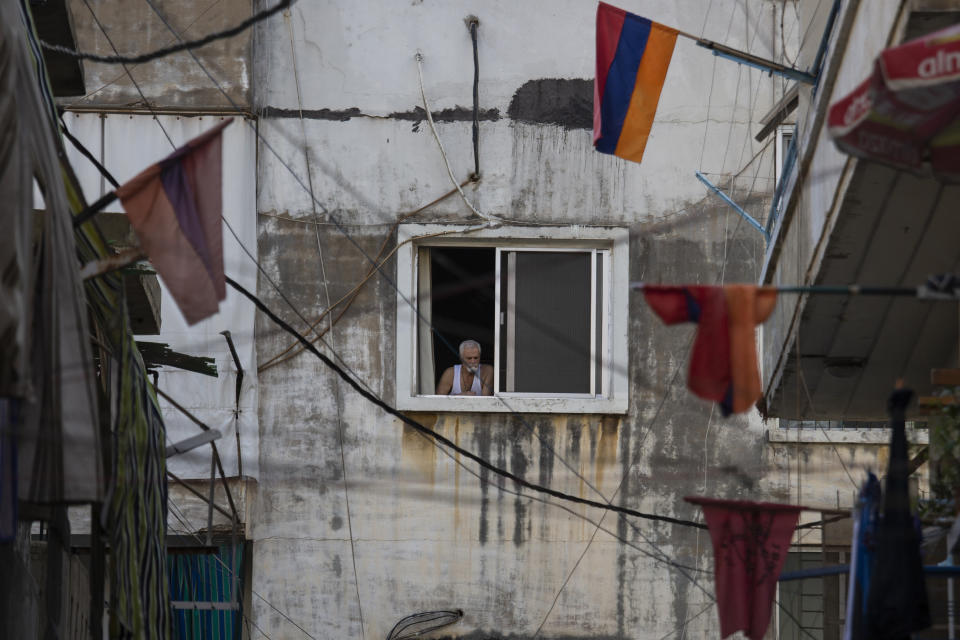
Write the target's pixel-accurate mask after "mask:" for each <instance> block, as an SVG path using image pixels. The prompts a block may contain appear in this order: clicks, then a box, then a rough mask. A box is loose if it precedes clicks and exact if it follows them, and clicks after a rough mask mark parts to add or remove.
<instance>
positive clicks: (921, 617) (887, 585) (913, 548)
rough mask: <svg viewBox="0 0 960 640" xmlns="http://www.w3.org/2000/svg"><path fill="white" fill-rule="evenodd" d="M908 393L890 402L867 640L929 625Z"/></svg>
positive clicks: (902, 635) (904, 636) (889, 638)
mask: <svg viewBox="0 0 960 640" xmlns="http://www.w3.org/2000/svg"><path fill="white" fill-rule="evenodd" d="M912 396H913V392H912V391H909V390H907V389H898V390H896V391H894V392H893V394H892V395H891V396H890V400H889V402H888V409H889V412H890V426H891V430H892V434H891V438H890V462H889V463H888V466H887V478H886V483H885V485H886V486H885V487H884V495H883V514H882V516H881V518H880V520H879V522H878V524H877V535H876V544H875V548H874V557H873V563H872V566H871V569H870V592H869V594H868V596H867V615H866V623H867V624H866V627H867V628H866V631H867V632H866V634H865V635H864V636H863V637H865V638H870V639H871V640H908V639H909V638H910V634H911V633H912V632H914V631H920V630H921V629H926V628H927V627H929V626H930V624H931V620H930V607H929V604H928V601H927V589H926V582H925V580H924V576H923V558H922V556H921V554H920V532H919V530H918V526H917V523H916V521H915V520H914V517H913V514H912V513H911V512H910V490H909V478H910V471H909V466H910V459H909V453H908V451H907V434H906V429H905V425H904V421H905V413H906V409H907V405H908V404H909V403H910V399H911V398H912Z"/></svg>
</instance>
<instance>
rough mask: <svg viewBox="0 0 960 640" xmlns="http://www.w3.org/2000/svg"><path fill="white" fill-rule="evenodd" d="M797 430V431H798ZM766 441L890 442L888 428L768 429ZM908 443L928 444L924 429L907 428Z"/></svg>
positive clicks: (821, 442)
mask: <svg viewBox="0 0 960 640" xmlns="http://www.w3.org/2000/svg"><path fill="white" fill-rule="evenodd" d="M798 432H799V433H798ZM767 441H768V442H783V443H788V442H790V443H795V442H799V443H801V444H875V445H888V444H890V429H825V430H821V429H770V430H768V431H767ZM907 442H908V443H909V444H921V445H923V444H929V443H930V432H929V431H927V430H926V429H907Z"/></svg>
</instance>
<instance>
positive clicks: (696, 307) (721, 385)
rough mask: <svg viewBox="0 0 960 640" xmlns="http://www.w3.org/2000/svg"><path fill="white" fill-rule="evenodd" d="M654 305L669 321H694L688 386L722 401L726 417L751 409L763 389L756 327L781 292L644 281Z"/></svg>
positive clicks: (673, 322)
mask: <svg viewBox="0 0 960 640" xmlns="http://www.w3.org/2000/svg"><path fill="white" fill-rule="evenodd" d="M643 295H644V297H645V298H646V300H647V304H649V305H650V308H651V309H653V311H654V312H655V313H656V314H657V315H658V316H659V317H660V319H661V320H663V321H664V322H665V323H666V324H668V325H672V324H678V323H681V322H695V323H697V324H698V325H699V326H698V328H697V337H696V340H695V341H694V344H693V351H692V352H691V354H690V369H689V373H688V375H687V387H688V388H689V389H690V390H691V391H692V392H693V393H694V394H696V395H697V396H699V397H701V398H703V399H705V400H711V401H713V402H718V403H720V411H721V412H722V413H723V415H724V416H728V415H730V414H731V413H742V412H744V411H748V410H749V409H750V408H751V407H752V406H754V404H756V402H757V400H758V399H759V398H760V396H761V395H762V393H763V388H762V386H761V383H760V371H759V369H758V365H757V346H756V340H755V338H754V330H755V328H756V326H757V325H758V324H760V323H761V322H763V321H764V320H766V319H767V317H768V316H769V315H770V313H771V312H772V311H773V308H774V306H775V305H776V300H777V291H776V290H775V289H773V288H770V287H757V286H753V285H726V286H723V287H719V286H661V285H644V287H643Z"/></svg>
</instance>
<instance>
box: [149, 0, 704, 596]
mask: <svg viewBox="0 0 960 640" xmlns="http://www.w3.org/2000/svg"><path fill="white" fill-rule="evenodd" d="M146 2H147V4H148V5H150V7H151V8H152V9H153V11H154V13H156V14H157V16H158V17H159V18H160V19H161V21H162V22H163V23H164V24H165V25H166V27H167V28H168V29H169V30H170V31H171V33H173V34H174V35H175V36H177V37H178V38H179V34H177V32H176V30H175V29H173V26H172V25H171V24H170V23H169V21H168V20H167V19H166V17H164V16H163V14H162V13H160V11H159V9H157V7H156V6H155V5H154V3H153V2H152V0H146ZM189 53H190V56H191V57H192V58H193V60H194V62H196V63H197V65H198V66H199V67H200V68H201V69H202V70H203V71H204V73H205V74H206V75H207V77H208V78H209V79H210V81H211V82H212V83H213V84H214V86H216V87H217V89H218V90H219V91H220V92H221V93H222V94H223V95H224V96H225V97H226V98H227V100H228V101H229V102H230V103H231V104H232V105H233V106H234V108H235V109H236V110H238V111H239V110H240V109H239V107H238V106H237V105H236V103H235V102H234V101H233V99H232V98H231V97H230V96H229V94H227V93H226V91H224V90H223V88H222V87H221V86H220V84H219V83H218V82H217V81H216V79H215V78H214V77H213V76H212V75H211V73H210V71H209V70H208V69H207V68H206V67H205V66H204V65H203V63H202V62H200V60H199V59H198V58H197V57H196V55H195V54H194V53H193V52H192V51H189ZM418 70H419V65H418ZM421 79H422V74H421ZM421 93H423V91H422V82H421ZM423 97H424V101H425V104H426V96H425V94H424V95H423ZM428 116H429V114H428ZM431 119H432V118H431ZM248 124H249V123H248ZM251 126H252V125H251ZM253 130H254V132H255V134H256V135H257V137H258V139H260V140H261V141H262V142H263V144H264V146H265V147H266V148H267V149H268V150H270V151H271V152H272V153H273V155H274V156H275V157H276V158H277V160H278V161H279V162H280V163H281V164H282V165H283V166H284V168H286V169H287V171H288V172H289V173H290V174H291V175H292V176H293V178H294V179H295V181H296V182H297V183H298V184H299V185H300V187H301V188H303V189H304V190H305V191H307V192H308V193H309V188H308V187H307V186H306V185H304V183H303V180H302V179H301V178H300V177H299V176H298V175H297V174H296V172H295V171H293V169H292V168H291V167H290V166H289V164H287V163H286V162H284V160H283V159H282V158H281V156H280V155H279V153H278V152H277V151H276V150H275V149H274V148H273V146H272V145H271V144H270V143H269V142H268V141H267V140H266V139H265V138H263V136H262V134H260V132H259V131H258V130H257V129H256V128H253ZM437 142H438V143H439V142H440V141H439V137H437ZM441 146H442V145H441ZM448 167H449V165H448ZM451 177H452V173H451ZM458 190H459V189H458ZM461 195H462V190H461ZM314 200H315V201H316V198H314ZM464 201H465V202H467V203H468V204H469V201H467V200H466V198H464ZM317 204H318V205H319V206H320V208H321V209H323V210H324V212H325V213H327V214H328V217H329V219H330V220H332V221H333V222H334V223H335V225H336V227H337V229H338V230H339V231H340V232H341V233H342V234H343V235H344V237H346V239H347V240H349V241H350V242H351V243H352V244H353V245H354V246H355V247H356V248H357V250H358V251H360V253H361V254H362V255H363V256H364V257H365V258H366V259H367V260H368V261H370V262H371V263H372V264H374V265H376V262H375V261H374V260H373V259H372V258H371V257H370V256H369V254H367V252H366V251H364V249H363V247H361V246H360V244H359V243H358V242H357V241H356V240H355V239H354V238H353V237H352V236H351V235H350V234H349V233H348V232H347V231H346V229H345V228H344V227H343V225H342V224H341V223H340V221H339V220H338V219H337V218H336V216H333V215H331V214H329V212H327V210H326V208H325V207H323V205H322V204H321V203H319V202H317ZM223 221H224V223H225V224H226V225H227V228H228V229H229V230H230V232H231V234H233V236H234V238H235V239H236V240H237V242H238V243H239V244H240V246H241V248H242V249H243V251H244V252H245V253H246V254H247V256H248V257H250V259H251V260H252V261H253V262H254V264H256V265H257V268H258V269H259V270H260V272H261V273H262V274H263V275H264V277H265V278H266V279H267V281H268V282H269V283H270V284H271V285H272V286H273V288H274V289H275V290H276V291H277V293H278V294H279V295H280V297H281V298H282V299H283V300H284V301H285V302H286V303H287V305H288V306H290V307H291V309H292V310H293V311H294V313H295V314H296V315H297V316H298V317H299V318H300V319H301V320H303V321H304V323H305V324H307V325H308V326H309V323H308V322H307V321H306V319H305V318H304V317H303V315H302V314H301V313H300V312H299V311H298V310H297V309H296V307H294V306H293V304H292V303H291V302H290V300H289V299H288V298H287V297H286V295H285V294H284V293H283V291H282V290H280V288H279V287H278V286H277V285H276V283H274V282H273V280H272V279H271V278H270V277H269V275H268V274H267V273H266V271H265V270H264V269H263V268H262V266H261V265H260V264H259V263H258V262H257V260H256V258H255V257H254V256H253V255H252V254H251V253H250V251H249V250H248V249H247V248H246V247H245V246H244V245H243V243H242V242H240V239H239V236H237V234H236V232H235V231H234V230H233V228H232V227H231V226H230V224H229V222H228V221H227V220H226V218H223ZM378 269H379V270H380V272H381V274H382V275H383V277H384V279H385V280H386V281H387V282H388V283H389V284H390V285H391V286H392V287H393V289H394V290H396V291H397V292H398V295H399V297H400V298H402V299H403V300H404V302H406V304H407V305H409V306H410V307H411V308H412V309H413V310H414V313H416V315H417V317H418V318H419V319H420V320H421V321H423V322H425V323H426V324H428V325H429V324H430V323H429V322H427V321H426V320H425V319H424V318H423V317H422V315H421V314H420V312H419V311H418V310H417V308H416V306H415V305H414V304H413V302H412V301H411V300H410V299H409V297H407V296H406V295H404V294H403V293H402V292H401V291H400V289H399V288H398V287H397V285H396V283H395V282H394V281H393V279H392V278H391V277H390V276H389V274H387V273H386V272H385V271H383V269H382V268H380V267H378ZM318 337H319V336H318ZM438 337H440V338H441V341H442V342H443V343H444V344H445V345H446V346H447V348H448V349H450V350H451V352H455V350H454V349H453V347H452V345H450V344H449V342H448V341H447V340H446V339H444V338H443V336H442V335H439V334H438ZM320 339H321V341H322V338H320ZM327 346H328V348H329V345H327ZM331 352H332V353H333V354H334V355H335V356H336V357H337V358H338V359H339V360H340V361H341V362H342V363H343V364H344V366H346V363H345V362H343V359H342V358H340V357H339V355H337V353H336V352H335V351H333V350H331ZM347 368H348V369H349V367H347ZM358 379H359V377H358ZM675 379H676V376H674V380H675ZM365 386H366V385H365ZM367 388H368V389H369V387H367ZM371 395H372V396H373V397H375V394H373V393H372V391H371ZM500 400H501V402H502V403H503V404H504V406H505V407H506V408H507V409H508V410H510V411H511V413H514V414H515V415H517V416H519V419H520V421H521V423H522V424H524V426H525V427H526V428H527V429H529V430H530V431H531V432H532V433H533V434H535V435H536V437H537V438H538V439H539V440H540V441H541V443H542V444H545V445H546V443H544V441H543V438H542V436H540V434H539V433H538V432H537V431H536V430H534V429H533V428H532V427H531V426H530V425H529V424H528V423H527V421H526V420H524V419H523V417H522V416H520V415H519V414H517V413H516V412H515V411H513V410H512V409H511V408H510V407H509V405H508V404H507V403H506V401H505V400H503V399H502V398H501V399H500ZM662 406H663V405H662V403H661V408H662ZM658 415H659V411H658ZM547 448H548V449H549V445H547ZM551 451H552V450H551ZM553 454H554V455H555V456H557V457H558V459H560V460H561V462H563V463H564V465H566V466H567V467H568V468H569V469H571V470H572V471H573V472H574V474H575V475H577V476H578V477H580V478H581V479H582V480H584V481H585V482H586V484H587V485H588V486H590V487H591V488H592V489H593V490H594V491H597V492H598V493H599V491H598V490H597V489H596V488H595V487H593V485H592V484H591V483H590V482H589V480H586V479H585V478H583V476H582V475H581V474H579V472H577V471H576V470H575V469H573V467H572V466H571V465H570V463H569V462H567V461H566V460H565V459H563V458H562V457H560V456H559V455H558V454H556V452H553ZM621 486H622V481H621ZM618 491H619V488H618ZM600 495H601V496H602V495H603V494H602V493H601V494H600ZM608 504H609V502H608ZM629 524H630V526H631V527H633V528H634V530H635V531H636V532H637V533H638V534H639V535H640V536H641V537H643V538H645V539H646V537H645V535H644V534H643V532H642V531H640V530H639V529H638V528H637V527H636V526H635V525H633V524H632V523H629ZM695 524H696V523H695ZM646 540H647V542H648V544H651V546H653V547H654V548H656V545H655V544H653V543H652V542H651V541H649V539H646ZM661 553H662V552H661ZM664 555H665V554H664ZM686 577H687V578H688V579H690V580H691V581H692V582H693V583H694V584H697V582H696V580H695V579H694V578H691V577H690V576H686Z"/></svg>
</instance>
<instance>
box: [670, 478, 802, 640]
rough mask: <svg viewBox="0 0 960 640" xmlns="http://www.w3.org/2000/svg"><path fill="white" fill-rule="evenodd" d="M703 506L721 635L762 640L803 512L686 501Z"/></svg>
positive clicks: (785, 507)
mask: <svg viewBox="0 0 960 640" xmlns="http://www.w3.org/2000/svg"><path fill="white" fill-rule="evenodd" d="M684 500H686V501H687V502H690V503H692V504H696V505H700V507H701V508H702V509H703V516H704V519H705V520H706V521H707V526H708V527H709V529H710V540H711V542H712V543H713V573H714V582H715V592H716V594H717V612H718V614H719V617H720V635H721V637H724V638H726V637H727V636H729V635H731V634H733V633H735V632H737V631H743V632H744V634H745V635H746V636H747V637H748V638H750V640H761V638H763V636H764V634H765V633H766V631H767V626H768V625H769V624H770V614H771V608H772V606H773V598H774V596H775V595H776V589H777V579H778V578H779V576H780V572H781V570H782V569H783V564H784V562H785V561H786V559H787V552H788V551H789V549H790V539H791V537H792V536H793V531H794V529H795V528H796V526H797V521H798V520H799V519H800V512H801V511H804V510H805V507H802V506H799V505H788V504H774V503H769V502H749V501H744V500H717V499H713V498H701V497H692V496H688V497H686V498H684Z"/></svg>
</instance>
